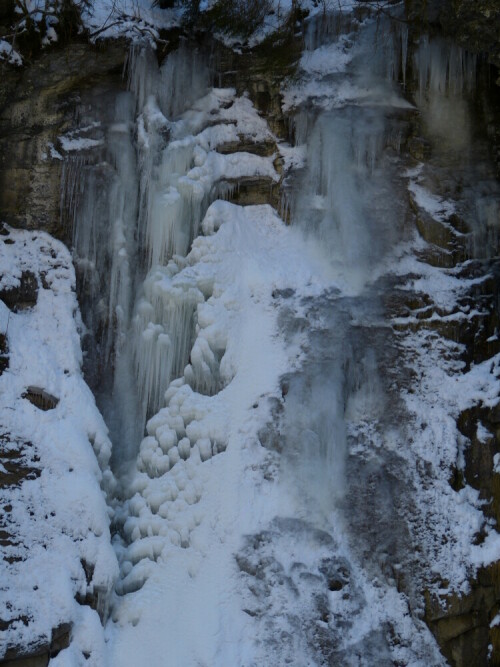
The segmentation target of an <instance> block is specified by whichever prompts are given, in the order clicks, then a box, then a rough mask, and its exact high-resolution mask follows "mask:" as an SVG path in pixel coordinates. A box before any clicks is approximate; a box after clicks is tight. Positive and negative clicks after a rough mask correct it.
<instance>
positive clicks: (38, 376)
mask: <svg viewBox="0 0 500 667" xmlns="http://www.w3.org/2000/svg"><path fill="white" fill-rule="evenodd" d="M6 229H7V232H8V236H7V237H5V236H2V243H1V248H0V261H1V266H2V276H1V278H0V289H2V290H5V289H8V288H12V287H16V286H17V285H18V284H19V280H20V279H21V276H22V272H25V271H31V272H32V273H33V274H34V275H35V276H36V282H37V285H38V299H37V302H36V304H35V305H34V306H33V307H32V308H28V309H24V310H19V311H18V312H14V311H9V309H8V308H7V306H6V305H5V304H4V303H0V322H1V329H2V332H3V333H7V337H8V344H9V367H8V369H6V370H5V371H4V372H3V374H2V375H1V376H0V410H1V413H2V424H3V436H2V438H3V447H4V453H5V452H6V451H7V450H8V449H11V450H12V451H14V452H15V451H20V452H21V453H22V456H23V457H24V460H25V465H27V466H28V467H34V468H35V469H36V470H38V471H39V472H37V473H36V475H35V476H31V477H29V478H26V479H24V480H23V481H22V483H20V484H19V485H17V486H11V487H9V486H4V487H3V488H2V491H1V496H2V505H5V506H6V505H10V506H11V507H12V509H11V510H10V512H9V513H7V514H6V515H5V519H6V522H5V528H6V530H7V532H8V533H10V534H12V535H13V536H14V540H13V541H12V543H9V545H8V546H4V547H3V552H4V556H5V557H12V561H10V562H9V563H8V564H7V563H6V564H5V565H4V571H3V579H2V591H1V602H0V608H1V617H2V619H3V620H4V621H6V622H8V623H10V625H9V628H8V629H7V630H6V631H5V632H4V633H3V641H2V652H4V651H5V650H6V649H7V648H8V647H9V646H12V645H14V646H15V645H19V644H21V645H25V646H26V645H33V644H36V643H38V642H40V641H42V642H43V641H44V640H45V641H50V637H51V631H52V629H53V628H56V627H57V626H58V625H60V624H62V623H70V624H72V625H73V626H74V627H75V632H76V633H77V634H80V635H81V634H82V633H84V632H85V627H86V626H88V627H91V628H92V633H93V636H92V639H90V636H89V637H88V641H87V644H88V645H89V652H90V653H91V664H94V665H98V664H102V662H101V658H102V650H103V639H102V629H101V628H100V621H99V617H98V615H97V612H95V611H93V610H91V609H90V608H87V609H86V610H85V611H84V610H83V608H82V607H81V606H80V605H79V604H78V603H77V602H76V600H75V596H76V595H77V594H79V595H82V596H83V597H85V595H86V594H87V593H92V592H95V593H97V592H98V591H100V595H101V598H102V600H104V599H105V597H106V595H107V594H108V592H109V590H110V588H111V587H112V585H113V581H114V578H115V576H116V573H117V572H116V567H117V565H116V556H115V554H114V553H113V550H112V548H111V545H110V533H109V509H108V507H107V505H106V501H105V495H104V493H103V491H105V490H108V491H109V490H110V489H111V488H112V483H113V478H112V475H111V473H110V471H109V468H108V460H109V456H110V447H111V444H110V442H109V440H108V438H107V430H106V426H105V424H104V422H103V420H102V417H101V416H100V414H99V412H98V410H97V408H96V406H95V402H94V398H93V396H92V394H91V392H90V390H89V389H88V387H87V386H86V384H85V382H84V381H83V378H82V376H81V372H80V365H81V360H82V356H81V349H80V339H79V332H78V329H77V322H78V305H77V301H76V295H75V291H74V290H75V277H74V271H73V268H72V264H71V257H70V254H69V252H68V251H67V249H66V248H65V247H64V246H63V245H62V244H61V243H60V242H58V241H55V240H54V239H52V238H51V237H50V236H48V235H47V234H45V233H43V232H27V231H19V230H13V229H10V228H6ZM6 238H7V240H9V241H11V243H9V244H6V243H5V239H6ZM61 341H64V345H61ZM29 386H37V387H41V388H43V389H45V390H46V391H47V392H48V393H50V394H52V395H54V396H55V397H56V398H58V399H59V402H58V404H57V406H56V407H55V408H54V409H52V410H48V411H46V412H44V411H42V410H40V409H39V408H38V407H36V406H35V405H32V404H31V403H30V402H29V401H28V400H27V399H25V398H23V394H24V392H25V391H26V389H27V387H29ZM82 562H86V563H88V565H89V567H92V568H93V575H92V578H91V581H90V583H89V584H87V581H86V575H85V572H84V570H83V567H82ZM21 617H23V618H26V619H27V620H26V623H23V622H21V621H20V620H19V619H20V618H21ZM82 617H85V620H84V622H83V620H82ZM16 619H17V620H16ZM96 628H98V629H99V631H98V632H97V633H96ZM72 650H75V651H77V648H76V646H75V648H74V649H72ZM80 655H81V654H80Z"/></svg>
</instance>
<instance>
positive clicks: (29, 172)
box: [0, 41, 127, 239]
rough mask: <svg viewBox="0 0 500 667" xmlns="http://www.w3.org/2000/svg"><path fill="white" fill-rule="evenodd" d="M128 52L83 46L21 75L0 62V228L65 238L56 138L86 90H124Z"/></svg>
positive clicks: (57, 53) (120, 47)
mask: <svg viewBox="0 0 500 667" xmlns="http://www.w3.org/2000/svg"><path fill="white" fill-rule="evenodd" d="M126 51H127V47H126V45H125V44H124V43H122V42H120V41H111V42H110V43H108V44H107V45H106V46H105V47H99V46H91V45H89V44H86V43H85V42H81V43H73V44H70V45H67V46H65V47H62V48H55V49H53V50H51V51H48V52H46V53H42V54H41V55H40V57H38V58H37V59H36V60H34V61H33V62H32V63H31V64H29V65H28V66H26V67H23V68H14V67H13V66H9V65H7V64H5V63H0V67H1V71H2V74H3V76H2V78H1V82H0V216H1V218H2V221H5V222H8V223H9V224H12V225H15V226H19V227H23V228H27V229H43V230H45V231H47V232H49V233H51V234H53V235H54V236H56V237H58V238H63V239H68V234H69V230H67V229H65V228H64V226H63V225H62V222H61V220H60V210H59V207H60V184H61V168H62V156H61V154H60V152H59V151H60V150H61V147H60V145H59V144H58V137H60V136H61V135H63V134H65V133H66V132H69V131H71V129H72V128H74V126H75V113H76V110H77V108H78V106H79V105H80V104H81V103H82V100H84V99H85V96H86V95H88V93H89V91H92V90H94V89H95V88H96V87H99V86H101V87H102V88H104V89H106V90H109V89H112V88H118V89H119V88H121V87H123V85H124V83H123V81H122V78H121V77H122V70H123V63H124V60H125V55H126ZM58 149H59V150H58Z"/></svg>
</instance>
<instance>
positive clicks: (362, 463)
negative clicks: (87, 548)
mask: <svg viewBox="0 0 500 667" xmlns="http://www.w3.org/2000/svg"><path fill="white" fill-rule="evenodd" d="M415 41H416V40H414V41H413V42H412V41H411V40H409V35H408V27H407V26H406V25H405V24H400V23H399V22H397V21H395V22H392V21H390V20H389V19H386V18H381V17H378V20H375V19H373V18H370V17H365V18H363V19H361V18H359V17H356V15H355V14H353V13H350V12H331V13H329V14H327V15H325V16H323V15H322V14H317V15H316V16H312V18H310V19H309V20H308V21H307V22H306V24H305V29H304V35H303V46H304V50H303V53H302V56H301V59H300V61H299V62H298V63H297V71H296V73H295V75H294V76H293V77H289V78H288V79H287V80H286V81H285V82H284V83H283V85H282V90H281V94H282V101H283V113H284V114H286V116H287V120H288V122H289V127H290V136H288V137H278V136H276V135H275V134H274V133H273V132H272V131H271V129H270V128H269V126H268V124H267V122H266V119H265V116H264V114H262V113H260V112H259V111H258V110H257V108H256V107H255V106H254V102H253V101H252V97H251V96H250V95H249V93H248V92H246V91H238V90H236V89H235V88H230V87H227V88H224V87H222V86H221V85H219V86H218V87H217V86H215V85H213V84H214V82H216V81H217V82H218V83H220V82H221V81H222V82H224V80H225V77H226V78H228V79H231V76H232V74H233V72H229V73H227V72H225V71H217V66H216V65H215V64H214V63H217V62H218V60H217V58H216V57H212V56H213V53H212V52H210V51H209V50H208V49H206V47H201V46H197V45H195V44H194V43H191V42H189V41H188V40H185V41H182V40H181V44H180V47H179V48H178V49H176V50H174V51H172V52H171V53H169V55H168V56H167V57H166V58H165V60H164V62H163V63H162V64H160V65H159V64H158V60H157V57H156V54H155V53H154V52H153V51H152V50H151V49H150V48H149V47H147V46H141V45H135V46H134V47H133V48H132V49H131V52H130V56H129V60H128V90H127V92H122V93H120V94H119V95H117V96H116V100H115V105H114V109H113V110H108V111H107V113H108V118H107V119H105V120H102V123H101V120H100V119H96V118H93V117H92V114H91V113H90V112H88V114H86V113H83V112H82V119H81V122H82V125H84V124H85V126H86V127H88V128H90V129H89V131H88V135H89V136H90V137H92V136H95V137H96V142H97V144H96V145H95V146H93V147H92V148H89V149H87V150H86V151H83V152H81V154H80V156H79V157H78V158H76V159H73V158H72V159H71V160H70V159H68V161H67V162H66V164H65V168H64V182H63V201H62V206H63V209H64V211H65V213H66V216H67V218H68V221H69V223H70V224H71V225H72V229H73V255H74V261H75V265H76V267H77V271H78V275H79V285H80V287H79V289H80V294H81V303H82V313H83V319H84V323H85V326H86V337H87V341H88V345H87V365H88V366H89V368H91V369H92V371H93V373H94V374H95V376H96V377H97V378H98V379H97V380H96V382H95V385H96V386H95V392H96V395H97V398H98V403H99V406H100V409H101V410H102V412H103V415H104V417H105V420H106V423H107V425H108V427H109V430H110V434H111V437H112V441H113V447H114V452H113V461H114V469H115V472H116V473H117V477H118V485H117V493H116V498H115V506H114V508H113V509H114V529H115V537H114V546H115V548H116V552H117V554H118V556H119V560H120V567H121V570H120V577H119V580H118V582H117V584H116V589H115V593H114V596H113V600H112V606H111V618H110V621H109V623H108V625H107V628H106V632H107V638H108V648H109V656H110V658H109V659H110V664H111V665H120V666H121V667H122V666H123V667H128V666H129V665H130V666H132V665H134V666H137V665H140V664H145V663H147V664H150V665H152V667H159V666H160V665H169V666H172V667H179V666H180V665H182V667H191V666H193V667H194V666H195V665H207V666H208V665H209V666H210V667H216V666H220V667H227V666H228V665H234V666H236V665H238V666H240V665H241V667H243V665H246V666H248V667H250V666H251V665H271V664H272V665H284V664H290V665H296V666H297V667H304V665H306V664H307V665H321V664H338V665H346V666H348V665H351V664H363V665H370V667H378V666H380V667H382V666H384V665H388V664H405V665H414V666H415V667H417V666H418V665H426V667H431V666H438V665H444V664H445V662H444V658H443V657H442V656H441V654H440V653H439V650H438V647H437V644H436V641H435V639H434V637H433V636H432V634H431V632H430V631H429V629H428V628H427V626H426V625H425V624H424V622H423V620H422V619H423V609H422V600H421V597H419V595H420V593H419V591H421V590H424V589H426V590H434V589H436V590H438V589H439V586H440V585H441V583H442V582H443V581H444V579H449V581H450V582H451V583H450V584H449V585H450V587H451V588H453V590H461V589H465V587H466V582H467V576H468V573H469V572H470V571H471V568H472V563H473V562H475V561H474V559H476V561H477V562H479V560H480V558H481V557H482V552H481V554H479V550H480V548H481V547H480V546H478V547H477V549H478V551H477V553H476V552H474V554H471V553H470V549H469V546H468V545H471V544H472V543H473V536H474V535H475V532H476V529H477V524H478V521H479V518H478V517H479V513H480V511H479V508H478V504H477V502H476V500H474V498H472V495H471V496H470V497H467V498H465V494H463V495H464V498H463V505H460V508H461V509H459V508H458V503H457V502H456V501H455V500H453V497H452V490H451V487H450V484H449V477H448V472H449V470H450V469H451V468H452V467H453V466H454V465H455V464H456V461H457V460H458V458H459V452H458V447H459V442H460V438H459V436H458V432H457V428H456V423H455V421H453V419H451V417H449V415H451V414H453V415H455V414H456V413H457V412H458V410H459V406H460V409H463V407H462V406H463V405H465V403H466V398H464V397H466V396H469V397H470V396H472V393H473V390H474V391H475V389H474V388H477V387H479V385H480V380H478V379H477V378H476V376H474V378H476V379H474V378H472V379H471V378H469V380H470V382H467V380H466V379H463V378H466V377H467V376H466V375H460V378H461V379H460V380H456V381H455V379H453V378H454V377H455V376H453V378H452V375H453V373H459V372H462V371H463V372H464V373H465V372H469V371H470V372H471V373H474V372H479V371H477V368H479V365H478V366H477V368H476V370H474V368H472V367H471V368H467V369H466V371H464V364H463V363H462V361H461V357H460V354H461V347H460V346H461V345H462V343H461V342H460V341H459V340H458V334H457V335H455V333H454V332H455V331H459V327H460V326H461V323H463V322H464V321H465V320H466V319H467V318H468V317H469V316H470V317H475V316H476V315H477V316H478V313H476V312H473V311H472V310H471V308H470V306H464V305H463V303H464V302H465V301H463V300H464V299H465V298H466V297H465V296H464V295H465V291H464V290H466V289H469V288H470V287H471V286H473V285H476V284H479V283H480V282H481V280H483V276H484V275H485V273H486V270H484V271H483V268H484V266H485V265H483V264H481V262H483V260H484V261H487V260H488V258H489V256H490V255H491V252H492V248H494V251H496V247H497V245H498V187H497V184H496V182H495V179H494V176H493V174H492V169H491V166H490V163H489V161H488V160H489V158H488V157H487V150H486V148H485V137H484V136H481V137H479V138H478V137H477V136H474V133H473V131H472V127H471V125H472V124H471V115H472V114H473V113H474V110H473V108H472V104H471V101H470V93H471V91H472V90H473V89H474V86H475V85H476V78H477V72H478V63H477V62H476V60H475V59H474V58H473V57H471V56H470V55H468V54H467V53H465V52H464V51H463V50H461V49H459V48H458V47H456V46H454V45H451V44H448V43H447V42H445V41H443V40H439V39H437V38H436V39H431V38H429V37H426V36H424V37H421V38H420V41H419V42H418V43H417V44H415ZM204 49H205V50H204ZM243 57H244V56H242V58H243ZM252 75H254V74H252ZM249 76H250V75H249ZM255 76H257V75H255ZM259 85H260V86H262V87H263V86H264V85H267V84H265V83H263V82H262V81H260V80H259V81H258V85H256V86H255V90H258V87H259ZM255 97H256V96H254V101H255ZM415 128H418V132H420V134H418V132H417V130H416V129H415ZM450 128H453V131H451V130H450ZM97 139H99V141H97ZM450 156H451V157H450ZM478 165H479V166H478ZM457 174H458V176H457ZM478 174H479V176H480V178H478ZM242 184H244V185H245V187H247V188H248V191H250V192H252V193H257V194H256V195H255V197H256V198H257V199H258V198H259V197H260V199H258V201H257V199H256V200H255V201H250V202H249V203H248V202H245V203H246V204H247V205H245V206H242V205H239V204H238V201H239V200H238V193H239V188H240V187H242ZM278 187H279V188H280V191H281V194H282V200H283V209H284V210H285V211H286V212H287V216H284V217H287V219H288V220H289V223H290V224H285V222H283V220H282V219H281V218H280V217H279V215H278V213H277V212H276V210H274V208H273V207H272V206H271V205H270V204H271V201H272V199H271V192H272V190H273V188H278ZM252 188H253V190H252ZM267 192H269V197H268V199H267V200H266V201H268V203H262V202H263V201H264V199H265V197H266V193H267ZM473 261H477V262H478V265H477V266H478V267H479V268H477V275H476V274H472V273H471V276H469V275H468V274H466V270H465V269H464V266H465V267H466V268H467V270H468V269H469V268H470V266H471V265H470V264H469V263H468V262H473ZM474 266H476V265H474ZM481 271H483V273H481ZM478 276H479V277H478ZM473 281H477V283H474V282H473ZM461 299H462V301H461ZM467 308H468V309H467ZM422 321H424V323H425V326H421V324H422ZM437 321H438V325H436V322H437ZM457 323H458V324H457ZM464 326H465V325H464ZM453 327H456V328H455V329H454V328H453ZM450 331H451V333H450ZM443 332H444V333H443ZM492 333H493V332H492ZM454 337H455V338H454ZM455 339H456V340H455ZM457 377H458V375H457ZM443 387H446V389H445V390H444V393H443V396H444V397H443V396H441V395H440V393H439V392H440V390H441V389H442V388H443ZM457 387H459V388H457ZM478 391H479V390H478ZM467 392H469V393H467ZM470 400H472V398H470ZM438 443H439V446H438ZM453 493H455V491H453ZM436 498H437V500H436ZM422 526H426V531H423V529H422ZM491 534H493V533H491ZM443 535H445V536H446V541H445V540H444V539H441V538H442V536H443ZM488 539H489V538H488ZM491 539H492V540H493V539H494V538H493V537H492V538H491ZM448 545H450V546H448ZM485 549H486V547H485ZM417 552H418V554H419V555H418V557H417V556H416V555H415V554H416V553H417ZM429 572H431V574H432V576H430V575H429ZM408 573H410V574H408ZM440 582H441V583H440ZM433 587H434V588H433ZM451 588H450V590H451Z"/></svg>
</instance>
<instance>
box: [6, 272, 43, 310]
mask: <svg viewBox="0 0 500 667" xmlns="http://www.w3.org/2000/svg"><path fill="white" fill-rule="evenodd" d="M0 299H2V301H3V302H4V303H5V305H6V306H7V307H8V308H10V310H13V311H14V312H15V313H16V312H18V311H20V310H25V309H26V308H32V307H33V306H35V305H36V302H37V299H38V281H37V279H36V276H35V274H34V273H32V272H31V271H23V272H22V274H21V278H20V281H19V286H18V287H10V288H8V289H4V290H2V291H1V292H0Z"/></svg>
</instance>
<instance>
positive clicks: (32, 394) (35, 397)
mask: <svg viewBox="0 0 500 667" xmlns="http://www.w3.org/2000/svg"><path fill="white" fill-rule="evenodd" d="M22 397H23V398H26V399H27V400H28V401H29V402H30V403H32V404H33V405H34V406H36V407H37V408H39V409H40V410H45V411H46V410H53V409H54V408H55V407H56V406H57V404H58V403H59V399H58V398H56V397H55V396H52V394H49V393H48V392H47V391H45V389H41V388H40V387H28V389H27V390H26V391H25V392H24V394H23V395H22Z"/></svg>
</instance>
